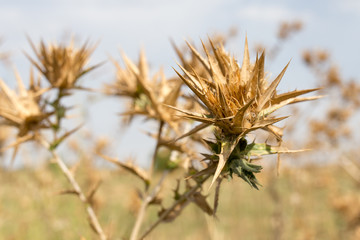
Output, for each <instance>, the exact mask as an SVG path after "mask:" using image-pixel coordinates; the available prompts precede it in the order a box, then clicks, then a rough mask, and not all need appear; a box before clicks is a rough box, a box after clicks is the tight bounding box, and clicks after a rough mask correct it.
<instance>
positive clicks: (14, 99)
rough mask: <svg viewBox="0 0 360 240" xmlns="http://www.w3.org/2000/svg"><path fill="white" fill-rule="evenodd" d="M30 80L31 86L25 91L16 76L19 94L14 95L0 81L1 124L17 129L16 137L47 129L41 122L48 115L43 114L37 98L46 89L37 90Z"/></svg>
mask: <svg viewBox="0 0 360 240" xmlns="http://www.w3.org/2000/svg"><path fill="white" fill-rule="evenodd" d="M32 79H33V78H31V79H30V81H31V86H30V89H29V90H27V89H26V88H25V86H24V84H23V82H22V81H21V79H20V78H19V76H18V75H17V80H18V88H19V94H16V93H15V92H14V91H13V90H11V89H10V88H9V87H8V86H7V85H6V84H5V83H4V82H3V80H1V79H0V117H1V118H3V119H4V121H3V124H4V125H9V126H13V127H16V128H18V130H19V132H18V135H19V136H20V137H21V136H24V135H26V134H27V133H28V132H29V131H32V130H37V129H40V128H45V127H47V126H46V124H45V123H44V122H43V120H44V119H45V118H47V117H49V114H47V113H44V112H43V107H42V106H40V103H39V96H40V95H41V94H42V93H44V92H45V91H46V89H40V90H37V89H39V86H35V84H34V83H33V81H32Z"/></svg>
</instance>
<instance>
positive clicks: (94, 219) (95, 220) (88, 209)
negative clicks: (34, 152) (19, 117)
mask: <svg viewBox="0 0 360 240" xmlns="http://www.w3.org/2000/svg"><path fill="white" fill-rule="evenodd" d="M38 140H39V142H40V143H41V145H43V146H44V147H45V148H46V149H48V150H49V151H50V153H51V154H52V156H53V158H54V159H55V161H56V163H57V165H58V166H59V167H60V169H61V171H62V172H63V174H64V175H65V177H66V178H67V180H68V181H69V182H70V184H71V185H72V187H73V188H74V190H75V192H76V193H77V196H78V197H79V199H80V200H81V202H83V204H84V205H85V208H86V213H87V215H88V217H89V222H90V225H91V226H92V227H93V229H94V230H95V232H96V233H97V234H98V235H99V238H100V239H101V240H107V236H106V235H105V233H104V231H103V229H102V227H101V225H100V223H99V220H98V218H97V217H96V214H95V211H94V209H93V208H92V206H91V205H90V204H89V202H88V200H87V197H86V196H85V194H84V193H83V191H82V190H81V187H80V185H79V184H78V182H77V181H76V179H75V178H74V176H73V174H72V173H71V171H70V170H69V168H68V167H67V166H66V164H65V163H64V161H63V160H62V159H61V158H60V156H59V155H58V154H57V153H56V151H55V150H50V144H49V143H48V142H47V141H46V140H45V139H43V138H39V139H38Z"/></svg>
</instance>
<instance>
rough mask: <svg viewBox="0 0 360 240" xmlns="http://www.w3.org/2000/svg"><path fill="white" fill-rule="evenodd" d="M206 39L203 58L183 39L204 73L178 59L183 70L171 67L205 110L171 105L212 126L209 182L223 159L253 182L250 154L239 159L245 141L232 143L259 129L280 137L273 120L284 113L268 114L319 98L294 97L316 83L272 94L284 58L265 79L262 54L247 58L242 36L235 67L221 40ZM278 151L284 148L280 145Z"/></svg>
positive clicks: (269, 152)
mask: <svg viewBox="0 0 360 240" xmlns="http://www.w3.org/2000/svg"><path fill="white" fill-rule="evenodd" d="M209 42H210V44H211V50H212V52H211V53H210V51H209V50H208V49H207V48H206V47H205V45H204V44H203V48H204V51H205V53H206V57H207V59H205V58H203V57H202V56H201V54H200V53H199V52H198V51H197V50H196V49H195V48H194V47H192V46H191V45H190V44H188V46H189V48H190V49H191V51H192V52H193V54H194V55H195V56H196V57H197V58H198V60H199V61H200V62H201V63H202V65H203V68H204V69H205V70H206V71H207V73H208V75H209V76H210V77H209V78H204V77H202V76H200V75H199V74H198V73H197V72H196V71H195V70H191V71H188V70H186V69H185V68H184V67H182V66H181V65H179V67H180V68H181V69H182V71H183V72H184V76H183V75H181V74H180V73H179V72H177V71H176V70H175V71H176V72H177V74H178V75H179V77H180V78H181V79H182V80H183V81H184V83H185V84H186V85H187V86H188V87H189V88H190V89H191V90H192V91H193V92H194V93H195V95H196V96H197V97H198V99H199V100H200V101H201V102H202V103H203V105H204V106H203V107H204V109H205V111H206V113H203V114H198V113H192V112H189V111H184V110H181V109H178V108H175V109H176V110H178V111H180V112H182V113H183V116H184V117H185V118H188V119H192V120H195V121H199V122H202V126H203V127H206V126H210V125H215V126H216V127H217V130H216V131H215V137H216V143H213V144H215V145H216V146H218V148H219V149H217V151H213V153H214V155H213V156H212V157H210V159H209V158H208V159H209V160H211V161H212V162H213V164H212V165H210V166H209V168H210V167H211V168H212V169H214V171H215V174H214V178H213V181H212V183H214V181H215V180H216V178H217V177H218V176H219V175H220V173H221V171H222V170H223V169H224V167H225V164H226V163H228V165H227V169H228V170H229V171H230V170H232V171H233V172H235V173H236V174H237V175H238V176H240V177H242V178H244V180H246V181H247V182H249V183H250V185H251V186H253V187H256V184H257V183H256V179H255V178H254V177H253V174H252V173H254V172H259V171H260V170H261V169H260V168H258V167H256V166H253V165H252V164H250V161H251V159H250V157H248V158H247V159H246V160H245V156H246V154H244V151H245V150H246V146H247V145H246V143H245V146H244V147H243V148H242V147H241V146H239V147H237V145H238V144H239V143H240V140H241V139H243V140H242V142H243V141H244V140H245V139H244V138H245V137H246V135H247V134H248V133H249V132H252V131H254V130H257V129H262V130H265V131H267V132H269V133H270V134H273V135H275V136H276V138H277V139H278V140H279V141H281V137H282V136H281V134H280V133H281V131H280V129H279V128H278V127H276V126H274V124H275V123H277V122H279V121H281V120H283V119H285V118H287V117H279V118H276V117H273V116H272V115H271V114H272V113H273V112H275V111H276V110H278V109H279V108H281V107H283V106H285V105H288V104H292V103H297V102H303V101H307V100H314V99H317V98H319V97H302V98H301V97H299V96H300V95H303V94H306V93H310V92H313V91H316V90H318V89H308V90H296V91H292V92H288V93H283V94H277V91H276V87H277V86H278V84H279V82H280V80H281V79H282V77H283V75H284V73H285V71H286V69H287V67H288V64H287V65H286V66H285V68H284V69H283V70H282V71H281V73H280V74H279V75H278V76H277V77H276V78H275V80H274V81H273V82H271V83H270V84H268V82H267V76H266V74H265V70H264V66H265V54H264V53H262V54H261V56H260V57H257V58H256V61H255V63H254V64H251V63H250V57H249V50H248V44H247V40H246V41H245V52H244V59H243V63H242V66H241V67H240V66H239V64H238V63H237V61H236V60H235V58H233V57H232V56H231V55H230V54H228V53H227V52H226V51H225V50H224V48H223V46H222V45H221V44H220V45H218V46H217V47H215V46H214V44H213V43H212V41H211V40H209ZM173 108H174V107H173ZM193 132H195V131H192V133H193ZM245 141H246V140H245ZM267 146H269V145H267ZM269 148H270V150H269V149H266V148H265V149H264V152H262V153H261V154H260V155H263V154H273V153H277V152H278V151H273V149H272V148H271V146H269ZM234 149H236V151H237V153H235V151H234ZM233 151H234V152H233ZM280 151H285V150H284V149H281V150H280ZM231 154H233V155H234V154H235V156H234V157H231ZM247 154H249V152H248V153H247ZM231 158H232V159H237V160H236V163H235V165H233V164H230V161H228V160H229V159H231ZM229 164H230V165H229ZM215 166H216V167H215ZM239 167H240V168H239ZM215 169H216V170H215ZM239 169H241V171H240V170H239ZM207 170H208V169H207ZM243 170H244V171H243ZM247 172H248V173H247ZM250 172H251V174H250ZM230 173H231V172H230ZM249 174H250V175H249ZM251 179H252V180H251ZM248 180H249V181H248Z"/></svg>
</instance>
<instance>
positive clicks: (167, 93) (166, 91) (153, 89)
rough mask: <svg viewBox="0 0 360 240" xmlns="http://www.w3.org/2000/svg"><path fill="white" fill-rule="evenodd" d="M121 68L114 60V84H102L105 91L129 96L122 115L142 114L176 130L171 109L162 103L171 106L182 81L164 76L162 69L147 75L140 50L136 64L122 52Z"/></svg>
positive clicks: (145, 62) (176, 97)
mask: <svg viewBox="0 0 360 240" xmlns="http://www.w3.org/2000/svg"><path fill="white" fill-rule="evenodd" d="M122 57H123V60H124V62H125V68H122V67H121V66H120V64H119V63H117V62H116V61H113V62H114V65H115V67H116V69H117V73H116V80H115V82H114V83H112V84H109V85H106V86H105V93H106V94H109V95H115V96H124V97H129V98H130V99H131V100H132V102H131V105H130V106H129V110H128V111H126V112H125V113H123V114H122V115H125V116H131V117H132V116H134V115H144V116H147V117H148V118H150V119H157V120H160V121H163V122H166V123H168V124H169V125H170V126H171V127H172V128H173V129H177V126H176V123H175V122H176V120H177V119H176V118H174V116H173V115H174V114H173V110H171V109H169V108H167V107H165V106H164V105H165V104H166V105H171V106H175V105H176V102H177V99H178V97H179V96H180V88H181V85H182V81H180V80H178V79H166V77H165V75H164V73H163V71H162V70H160V71H158V72H157V73H156V74H155V75H154V76H153V77H149V73H148V72H149V66H148V63H147V60H146V57H145V53H144V51H141V53H140V60H139V63H138V64H135V63H133V62H132V61H131V60H130V59H129V58H128V57H127V56H126V55H125V54H123V55H122Z"/></svg>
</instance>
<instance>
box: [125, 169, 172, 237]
mask: <svg viewBox="0 0 360 240" xmlns="http://www.w3.org/2000/svg"><path fill="white" fill-rule="evenodd" d="M167 174H168V171H165V172H164V173H163V175H162V177H161V179H160V181H159V182H158V184H156V186H155V188H154V190H153V191H152V192H151V193H150V194H148V195H147V196H145V198H144V200H143V202H142V204H141V207H140V211H139V214H138V216H137V218H136V222H135V225H134V228H133V230H132V232H131V237H130V240H136V239H137V236H138V235H139V231H140V227H141V224H142V222H143V220H144V216H145V212H146V208H147V206H148V205H149V203H150V202H151V201H152V200H153V199H154V198H155V197H156V196H157V194H158V193H159V191H160V189H161V185H162V183H163V181H164V179H165V177H166V175H167Z"/></svg>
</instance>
